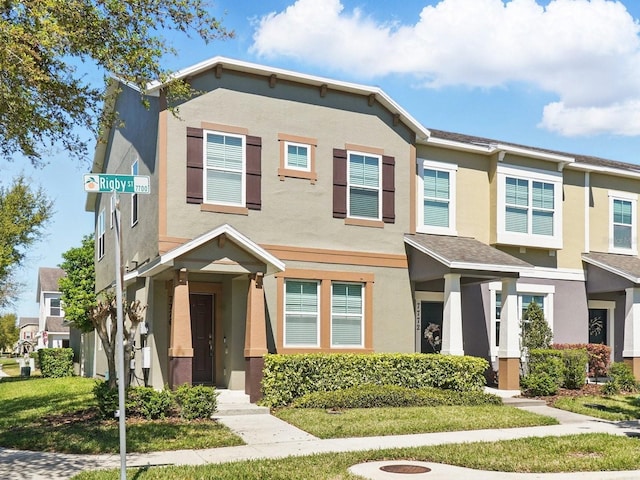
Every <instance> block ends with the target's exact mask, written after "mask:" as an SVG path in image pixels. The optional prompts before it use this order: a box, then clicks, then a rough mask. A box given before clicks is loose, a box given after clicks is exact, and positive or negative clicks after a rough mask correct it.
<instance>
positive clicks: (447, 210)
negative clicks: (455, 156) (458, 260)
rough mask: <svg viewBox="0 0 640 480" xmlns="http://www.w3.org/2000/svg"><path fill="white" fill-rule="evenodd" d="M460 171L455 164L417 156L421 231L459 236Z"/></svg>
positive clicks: (419, 225)
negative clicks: (457, 181)
mask: <svg viewBox="0 0 640 480" xmlns="http://www.w3.org/2000/svg"><path fill="white" fill-rule="evenodd" d="M457 170H458V166H457V165H455V164H450V163H442V162H434V161H430V160H423V159H418V206H417V207H418V208H417V209H416V210H417V213H418V222H417V230H418V231H419V232H422V233H436V234H437V233H439V234H445V235H457V231H456V221H455V218H456V201H455V200H456V172H457Z"/></svg>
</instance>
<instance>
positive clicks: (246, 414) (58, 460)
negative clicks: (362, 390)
mask: <svg viewBox="0 0 640 480" xmlns="http://www.w3.org/2000/svg"><path fill="white" fill-rule="evenodd" d="M507 401H508V402H517V401H518V399H513V400H511V401H509V400H507ZM518 406H519V408H523V409H526V410H529V411H532V412H535V413H540V414H542V415H548V416H552V417H554V418H557V419H558V420H559V421H560V422H561V424H560V425H552V426H540V427H529V428H512V429H496V430H474V431H465V432H442V433H425V434H414V435H394V436H385V437H367V438H340V439H327V440H320V439H318V438H316V437H314V436H312V435H309V434H308V433H306V432H303V431H302V430H299V429H297V428H295V427H293V426H291V425H289V424H288V423H285V422H283V421H281V420H279V419H277V418H276V417H273V416H272V415H269V413H268V410H266V409H265V408H262V407H257V406H255V405H250V404H249V403H248V400H247V398H246V396H245V395H243V394H239V393H237V392H230V391H222V392H221V396H220V397H219V408H220V411H219V412H218V414H217V415H216V417H217V418H218V419H219V421H220V422H222V423H223V424H225V425H227V426H228V427H229V428H230V429H232V430H233V431H234V432H236V433H237V434H238V435H239V436H241V437H242V438H243V440H244V441H245V442H246V443H247V444H246V445H243V446H238V447H224V448H212V449H204V450H180V451H170V452H154V453H147V454H129V455H127V466H128V467H136V466H138V467H141V466H154V465H157V466H160V465H202V464H207V463H223V462H229V461H236V460H248V459H258V458H283V457H288V456H292V455H311V454H314V453H329V452H345V451H362V450H371V449H383V448H403V447H418V446H430V445H440V444H448V443H460V442H481V441H498V440H510V439H516V438H524V437H543V436H548V435H553V436H560V435H570V434H579V433H595V432H602V433H610V434H614V435H629V434H636V435H637V434H640V428H639V426H638V422H623V423H616V422H607V421H603V420H598V419H594V418H592V417H586V416H584V415H577V414H573V413H569V412H564V411H561V410H557V409H554V408H550V407H547V406H546V405H544V404H543V403H541V402H537V403H536V402H529V401H526V402H520V405H518ZM387 463H389V462H387ZM404 463H406V462H404ZM427 466H428V468H430V469H431V471H430V472H429V473H428V474H427V473H425V474H411V475H410V476H404V475H399V474H397V473H385V472H383V471H382V470H380V469H379V466H377V465H369V464H368V465H365V466H362V468H364V470H357V467H354V468H356V470H354V473H357V474H358V475H361V476H363V478H368V479H372V480H384V479H386V478H393V479H398V478H403V477H405V478H411V480H420V479H421V478H425V479H427V478H428V479H430V480H442V479H458V478H475V479H479V480H485V479H486V480H489V479H491V480H494V479H495V480H510V479H513V480H516V479H525V480H526V479H553V480H555V479H571V478H576V474H575V473H568V474H522V473H518V474H507V473H499V472H481V471H474V470H470V469H463V468H459V467H452V466H448V465H440V464H433V463H429V464H427ZM119 467H120V457H119V456H118V455H69V454H55V453H46V452H26V451H16V450H10V449H0V478H3V479H4V478H7V479H15V480H40V479H42V480H45V479H46V480H49V479H51V480H63V479H68V478H71V477H72V476H74V475H75V474H77V473H79V472H81V471H83V470H93V469H102V468H119ZM389 475H392V476H389ZM579 476H580V478H581V479H584V480H590V479H638V478H640V471H633V472H594V473H593V474H590V473H580V474H579Z"/></svg>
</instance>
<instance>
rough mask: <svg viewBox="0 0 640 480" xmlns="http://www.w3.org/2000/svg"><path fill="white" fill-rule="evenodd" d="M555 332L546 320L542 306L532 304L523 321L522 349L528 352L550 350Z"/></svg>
mask: <svg viewBox="0 0 640 480" xmlns="http://www.w3.org/2000/svg"><path fill="white" fill-rule="evenodd" d="M552 338H553V332H552V331H551V328H550V327H549V324H548V323H547V321H546V320H545V318H544V314H543V312H542V309H541V308H540V305H538V304H537V303H536V302H531V303H530V304H529V306H528V307H527V310H526V311H525V312H524V318H523V321H522V348H523V349H527V350H539V349H548V348H549V346H550V345H551V339H552Z"/></svg>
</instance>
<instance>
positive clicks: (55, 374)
mask: <svg viewBox="0 0 640 480" xmlns="http://www.w3.org/2000/svg"><path fill="white" fill-rule="evenodd" d="M38 362H39V363H40V373H42V376H43V377H49V378H59V377H71V376H73V350H72V349H71V348H41V349H40V350H38Z"/></svg>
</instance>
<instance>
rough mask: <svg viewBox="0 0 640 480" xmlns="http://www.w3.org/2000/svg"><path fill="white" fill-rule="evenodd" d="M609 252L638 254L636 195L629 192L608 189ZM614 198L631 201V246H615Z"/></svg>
mask: <svg viewBox="0 0 640 480" xmlns="http://www.w3.org/2000/svg"><path fill="white" fill-rule="evenodd" d="M608 197H609V219H608V221H609V253H619V254H622V255H634V256H635V255H638V239H637V231H638V215H637V212H638V209H637V206H638V205H637V204H638V195H637V194H634V193H630V192H620V191H615V190H609V192H608ZM614 200H621V201H625V202H630V203H631V248H622V247H616V246H615V245H614V238H613V232H614V228H613V227H614V223H613V204H614Z"/></svg>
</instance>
